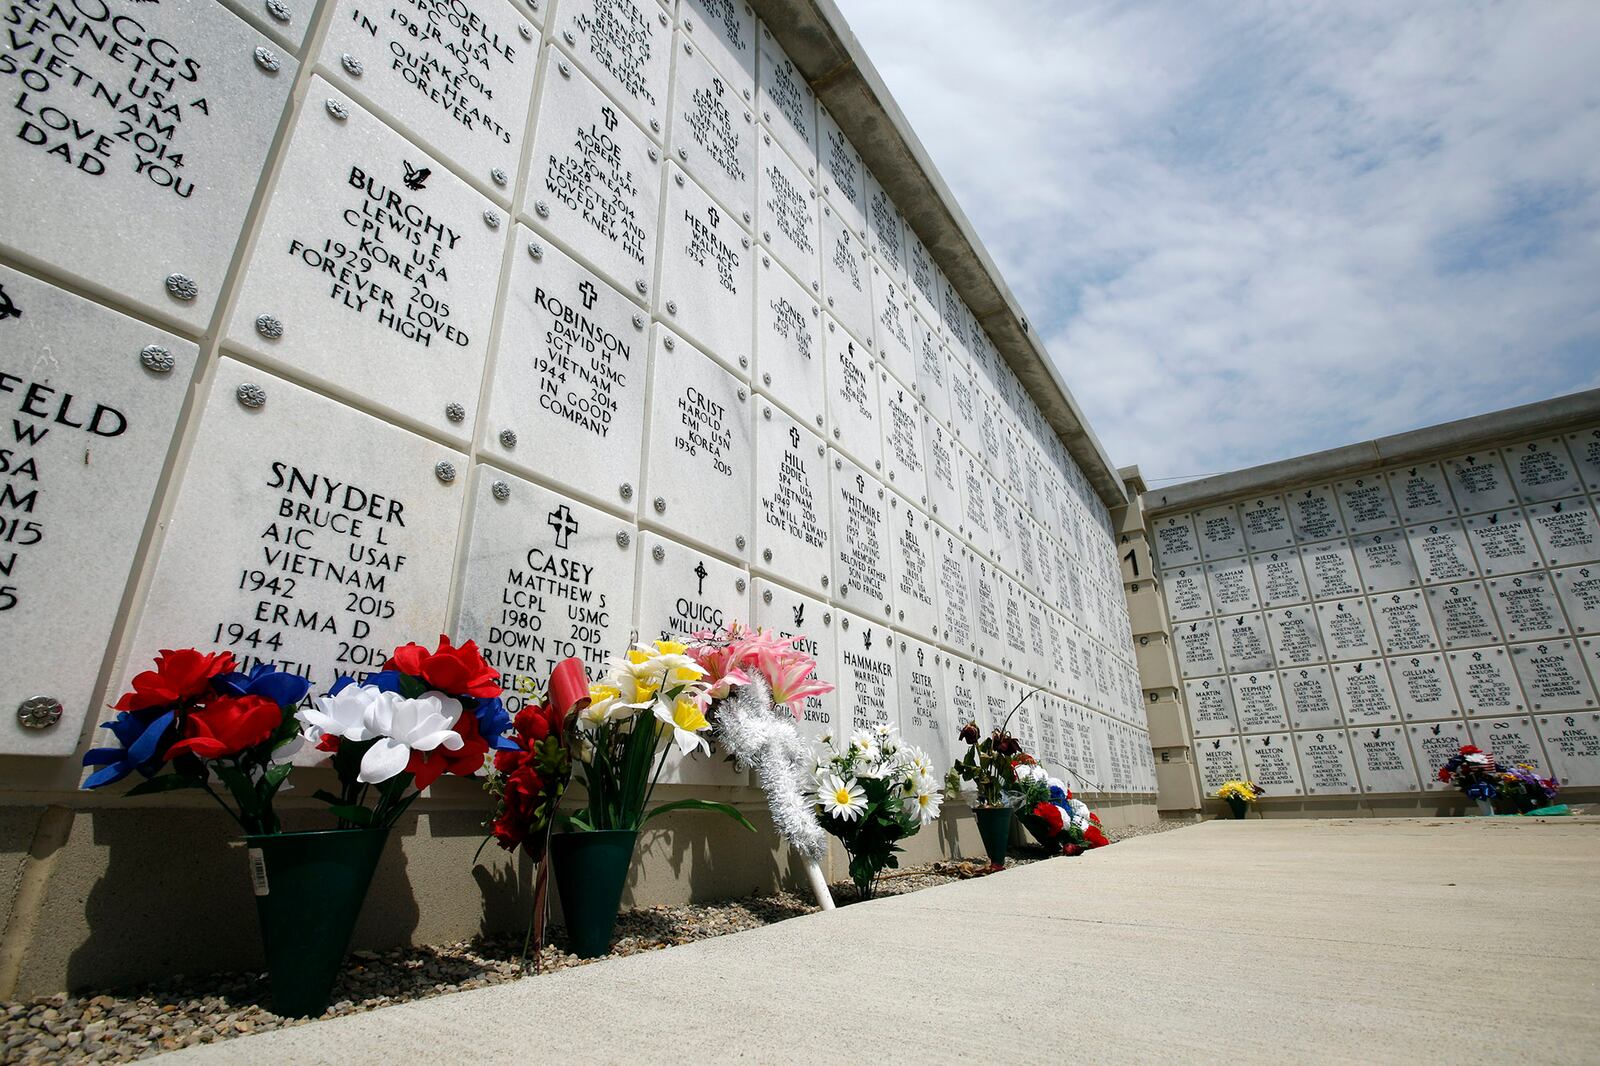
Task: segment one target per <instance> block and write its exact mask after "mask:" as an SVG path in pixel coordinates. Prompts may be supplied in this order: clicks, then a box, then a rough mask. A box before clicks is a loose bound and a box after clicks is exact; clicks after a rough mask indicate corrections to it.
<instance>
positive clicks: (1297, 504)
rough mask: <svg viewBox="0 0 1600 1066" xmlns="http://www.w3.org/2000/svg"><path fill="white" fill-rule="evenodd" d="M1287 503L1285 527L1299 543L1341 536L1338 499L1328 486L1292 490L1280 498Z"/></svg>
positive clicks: (1342, 526)
mask: <svg viewBox="0 0 1600 1066" xmlns="http://www.w3.org/2000/svg"><path fill="white" fill-rule="evenodd" d="M1284 499H1285V501H1286V502H1287V503H1288V505H1289V526H1290V528H1291V529H1293V530H1294V536H1295V540H1297V541H1299V542H1300V543H1302V544H1305V543H1311V542H1315V541H1319V540H1332V539H1333V538H1335V537H1342V536H1344V535H1345V529H1344V519H1343V518H1342V517H1340V515H1339V501H1338V499H1337V498H1336V497H1335V496H1334V494H1333V487H1332V486H1330V485H1318V486H1314V487H1312V488H1309V489H1296V490H1295V491H1294V492H1291V493H1289V494H1288V495H1287V496H1285V497H1284Z"/></svg>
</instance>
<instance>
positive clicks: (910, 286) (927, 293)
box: [905, 226, 944, 341]
mask: <svg viewBox="0 0 1600 1066" xmlns="http://www.w3.org/2000/svg"><path fill="white" fill-rule="evenodd" d="M905 233H906V289H907V291H908V292H909V294H910V296H911V306H912V307H913V308H914V309H915V310H916V312H917V314H918V315H920V316H921V317H922V318H924V319H926V320H927V321H928V323H929V324H930V325H931V326H932V327H933V329H934V332H935V333H940V334H941V336H940V338H939V339H940V340H941V341H943V339H944V338H943V336H942V331H943V322H942V321H941V320H940V318H939V274H938V269H939V268H938V267H936V266H934V264H933V256H932V255H930V254H928V248H927V246H926V245H924V244H923V243H922V242H921V241H920V240H918V239H917V233H916V231H915V230H913V229H912V228H911V227H910V226H907V227H906V228H905Z"/></svg>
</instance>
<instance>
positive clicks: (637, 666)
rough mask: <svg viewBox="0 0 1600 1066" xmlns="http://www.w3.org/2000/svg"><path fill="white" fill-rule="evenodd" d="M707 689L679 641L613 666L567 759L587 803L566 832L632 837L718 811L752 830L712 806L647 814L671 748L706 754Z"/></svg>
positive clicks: (679, 804)
mask: <svg viewBox="0 0 1600 1066" xmlns="http://www.w3.org/2000/svg"><path fill="white" fill-rule="evenodd" d="M708 689H709V685H708V683H707V681H706V679H705V670H704V668H702V667H701V666H700V664H699V663H697V662H695V661H694V659H693V658H691V657H690V656H689V655H688V653H687V648H686V647H685V646H684V645H683V644H680V643H678V642H677V641H671V640H658V641H655V642H654V643H652V644H636V645H634V647H633V648H631V649H630V650H629V651H628V653H627V654H626V655H625V656H622V657H621V658H615V659H613V660H612V661H611V664H610V668H609V669H608V671H607V673H606V676H605V677H604V678H603V679H602V680H601V681H600V682H599V683H597V684H594V685H591V686H589V705H588V706H587V707H585V708H584V709H583V710H582V711H580V712H579V714H578V735H577V737H576V738H575V740H574V743H573V752H574V755H575V756H576V757H577V760H578V778H579V780H580V781H582V783H583V786H584V789H585V790H586V791H587V793H588V802H587V804H586V805H585V807H584V809H583V810H581V811H578V812H577V813H575V814H570V815H567V816H566V818H565V819H564V820H565V822H566V823H567V826H568V827H569V828H571V829H577V830H580V831H585V830H602V829H630V830H636V829H638V828H639V827H640V826H641V825H643V824H644V823H645V822H647V821H649V820H650V819H651V818H654V817H655V816H656V815H658V814H664V813H666V812H667V811H675V810H685V809H692V810H712V811H720V812H721V813H723V814H726V815H728V816H729V817H730V818H732V819H734V820H735V821H737V822H739V823H740V824H741V825H743V826H744V827H745V828H747V829H750V830H754V829H755V827H754V826H753V825H751V824H750V822H749V821H748V820H747V819H746V818H745V816H744V815H742V814H740V813H739V812H738V811H737V810H736V809H735V808H733V807H731V806H729V805H728V804H726V803H714V802H712V801H710V800H700V799H683V800H677V801H675V802H673V803H664V804H662V805H661V806H659V807H657V808H655V809H654V810H652V811H650V812H649V813H648V814H646V813H645V808H646V807H647V806H649V803H650V795H651V793H652V792H654V791H655V787H656V782H657V781H659V780H660V779H661V771H662V769H663V768H664V767H665V766H666V763H667V754H668V752H670V751H671V750H672V747H673V744H676V745H677V748H678V751H679V753H680V754H681V755H683V756H688V755H690V754H692V753H694V752H695V751H697V750H698V751H704V752H707V753H709V752H710V750H711V746H710V744H709V743H708V742H707V740H706V737H705V734H706V733H707V732H708V731H709V730H710V729H711V723H710V722H709V721H707V719H706V715H705V701H706V696H707V692H708Z"/></svg>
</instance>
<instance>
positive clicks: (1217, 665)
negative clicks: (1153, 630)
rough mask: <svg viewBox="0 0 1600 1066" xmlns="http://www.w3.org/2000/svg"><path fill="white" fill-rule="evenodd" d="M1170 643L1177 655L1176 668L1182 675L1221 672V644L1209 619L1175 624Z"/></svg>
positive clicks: (1191, 675)
mask: <svg viewBox="0 0 1600 1066" xmlns="http://www.w3.org/2000/svg"><path fill="white" fill-rule="evenodd" d="M1172 645H1173V650H1174V651H1175V652H1176V653H1177V656H1178V670H1179V672H1180V673H1182V674H1183V676H1184V677H1206V676H1208V675H1211V674H1220V673H1222V670H1223V665H1222V645H1221V643H1220V642H1219V641H1218V640H1217V629H1216V626H1215V625H1214V624H1213V623H1212V622H1211V621H1210V620H1209V619H1201V620H1200V621H1196V622H1185V623H1183V624H1182V625H1179V626H1175V627H1174V628H1173V631H1172Z"/></svg>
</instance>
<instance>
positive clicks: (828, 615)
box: [822, 579, 833, 626]
mask: <svg viewBox="0 0 1600 1066" xmlns="http://www.w3.org/2000/svg"><path fill="white" fill-rule="evenodd" d="M822 583H823V585H824V586H826V585H827V583H828V582H827V579H823V582H822ZM822 624H823V625H825V626H831V625H833V612H832V611H823V612H822Z"/></svg>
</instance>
